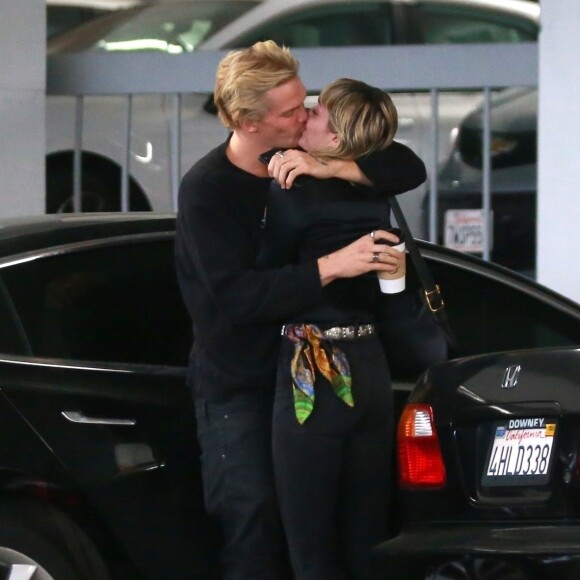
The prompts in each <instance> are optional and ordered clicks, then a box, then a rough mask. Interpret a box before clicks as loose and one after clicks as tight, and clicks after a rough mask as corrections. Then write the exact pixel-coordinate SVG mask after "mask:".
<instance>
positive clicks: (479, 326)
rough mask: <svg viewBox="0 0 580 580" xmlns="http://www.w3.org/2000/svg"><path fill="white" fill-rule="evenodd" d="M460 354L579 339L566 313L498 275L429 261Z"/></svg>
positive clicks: (577, 327) (570, 342)
mask: <svg viewBox="0 0 580 580" xmlns="http://www.w3.org/2000/svg"><path fill="white" fill-rule="evenodd" d="M430 269H431V270H432V272H433V276H434V278H435V280H437V281H438V282H440V283H441V285H442V287H443V288H442V292H443V296H444V299H445V304H446V307H447V312H448V314H449V318H450V322H451V326H452V328H453V330H454V332H455V333H456V335H457V338H458V341H459V343H460V347H461V349H462V354H465V355H469V354H480V353H488V352H497V351H502V350H510V349H523V348H535V347H552V346H574V345H579V344H580V324H578V320H577V319H576V320H575V319H573V318H572V317H571V316H570V315H569V314H565V313H564V312H562V311H560V310H558V309H556V308H555V307H554V306H551V305H550V304H547V303H545V302H543V301H542V300H540V299H538V298H536V297H533V296H529V295H527V294H525V293H523V292H522V291H519V290H517V289H516V288H513V287H511V286H507V285H505V284H503V283H501V282H500V281H498V280H495V279H492V278H488V277H484V276H481V275H478V274H476V273H474V272H470V271H468V270H466V269H459V268H458V267H456V266H453V265H450V264H444V263H440V262H432V261H430Z"/></svg>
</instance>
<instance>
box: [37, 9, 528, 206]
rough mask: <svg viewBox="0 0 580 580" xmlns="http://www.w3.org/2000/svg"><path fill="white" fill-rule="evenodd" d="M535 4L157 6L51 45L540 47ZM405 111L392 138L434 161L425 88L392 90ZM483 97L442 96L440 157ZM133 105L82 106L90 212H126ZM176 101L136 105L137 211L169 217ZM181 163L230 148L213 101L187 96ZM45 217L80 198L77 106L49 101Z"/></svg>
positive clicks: (111, 48)
mask: <svg viewBox="0 0 580 580" xmlns="http://www.w3.org/2000/svg"><path fill="white" fill-rule="evenodd" d="M538 22H539V6H538V4H537V3H535V2H530V1H527V0H501V1H500V0H292V1H290V0H262V1H259V0H206V1H204V0H158V1H157V2H154V3H148V2H141V3H140V4H139V5H138V6H136V7H134V8H130V9H127V10H121V11H116V12H115V13H114V14H110V15H108V16H105V17H104V18H99V19H97V20H93V21H92V22H91V23H88V24H86V25H84V26H81V27H79V28H77V29H75V30H73V31H71V32H69V33H67V34H65V35H62V36H59V37H57V38H55V39H53V40H51V41H50V42H49V45H48V54H49V55H54V54H62V53H67V52H80V51H97V52H118V51H165V52H168V53H172V54H181V53H183V52H191V51H194V50H214V49H220V50H221V49H230V48H237V47H244V46H249V45H251V44H253V43H254V42H256V41H258V40H264V39H269V38H270V39H273V40H276V41H277V42H278V43H280V44H284V45H286V46H289V47H292V48H296V47H339V46H343V47H344V46H363V45H366V46H369V45H401V44H445V43H473V42H523V41H535V40H536V39H537V34H538V26H539V24H538ZM392 96H393V100H394V102H395V104H396V106H397V109H398V111H399V119H400V122H399V131H398V133H397V140H399V141H401V142H403V143H405V144H407V145H409V146H410V147H411V148H412V149H413V150H414V151H415V152H416V153H417V154H418V155H420V156H421V157H422V158H428V157H429V155H430V151H429V150H428V147H429V143H430V131H431V102H430V94H429V92H428V91H427V92H411V93H409V92H405V93H392ZM480 100H481V93H479V92H445V93H441V94H440V99H439V127H440V131H441V137H440V139H439V142H440V150H439V152H438V157H439V160H440V161H443V160H444V159H445V158H446V157H447V156H448V154H449V150H450V146H451V143H450V139H449V136H450V133H451V131H452V130H453V129H454V128H455V127H456V126H457V125H458V124H459V122H460V120H461V119H463V118H464V117H465V115H466V114H467V113H469V112H470V111H471V110H472V109H473V108H474V107H475V106H476V105H477V104H479V102H480ZM126 111H127V99H126V97H122V96H106V97H105V96H98V97H85V98H84V112H83V123H84V125H83V133H82V151H83V155H82V186H81V189H82V208H83V211H107V210H113V211H115V210H119V209H120V183H121V167H122V166H123V164H124V161H125V156H126V155H125V145H124V144H125V141H126V131H127V129H126V127H127V125H126V123H127V121H126ZM174 111H175V97H174V96H173V95H135V96H134V97H133V99H132V117H131V119H132V125H131V152H130V165H129V173H130V189H129V191H130V209H131V210H148V209H153V210H159V211H167V210H169V211H172V210H173V209H174V207H173V199H172V193H171V192H172V186H173V184H172V176H171V171H170V153H171V148H172V133H171V127H172V123H173V120H174V119H175V116H174ZM180 118H181V143H182V151H181V153H182V155H181V159H180V166H181V169H182V173H183V172H185V171H186V170H187V169H188V168H189V167H190V166H191V165H192V164H193V163H194V162H195V161H196V160H198V159H199V158H200V157H201V156H202V155H204V154H205V153H206V152H207V151H208V150H209V149H211V148H212V147H214V146H215V145H217V144H218V143H220V142H221V141H223V140H224V138H225V137H226V135H227V133H226V130H225V129H224V128H223V126H222V125H221V124H220V122H219V120H218V119H217V116H216V115H215V111H214V108H213V103H212V99H211V95H208V94H195V93H188V94H184V95H182V97H181V114H180ZM46 119H47V130H46V135H47V148H48V149H47V164H46V167H47V195H46V210H47V212H48V213H54V212H60V211H70V210H71V208H72V201H71V196H72V190H73V185H72V184H73V149H74V142H75V141H74V140H75V126H74V122H75V99H74V97H68V96H50V97H49V98H48V99H47V112H46Z"/></svg>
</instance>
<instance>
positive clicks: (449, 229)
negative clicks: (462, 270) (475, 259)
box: [443, 209, 493, 254]
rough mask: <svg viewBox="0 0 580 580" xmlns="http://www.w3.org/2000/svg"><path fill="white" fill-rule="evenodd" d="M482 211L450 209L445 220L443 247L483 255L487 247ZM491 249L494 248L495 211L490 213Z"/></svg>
mask: <svg viewBox="0 0 580 580" xmlns="http://www.w3.org/2000/svg"><path fill="white" fill-rule="evenodd" d="M484 222H485V214H484V211H483V210H482V209H448V210H447V211H446V212H445V214H444V219H443V245H444V246H445V247H446V248H451V249H452V250H457V251H459V252H465V253H469V254H482V253H483V251H484V246H485V240H484V237H485V232H484ZM488 232H489V236H490V249H492V248H493V211H490V212H489V228H488Z"/></svg>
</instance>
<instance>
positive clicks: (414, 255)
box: [389, 195, 459, 353]
mask: <svg viewBox="0 0 580 580" xmlns="http://www.w3.org/2000/svg"><path fill="white" fill-rule="evenodd" d="M389 203H390V205H391V209H392V210H393V214H394V215H395V219H396V220H397V225H398V226H399V228H401V230H402V231H403V233H404V234H405V247H406V249H407V251H408V252H409V255H410V256H411V259H412V260H413V264H414V266H415V270H416V272H417V276H418V277H419V280H420V282H421V286H423V295H424V298H425V302H426V303H427V307H428V308H429V310H430V311H431V314H433V316H434V317H435V319H436V320H437V321H438V322H439V323H440V324H441V326H442V327H443V330H444V331H445V334H446V335H447V340H448V342H449V346H450V347H451V349H452V350H453V351H454V352H455V353H457V352H459V348H458V342H457V339H456V338H455V334H454V333H453V330H451V327H450V326H449V320H448V318H447V312H446V310H445V302H444V300H443V296H442V294H441V288H440V287H439V284H437V283H436V282H435V280H434V279H433V276H432V274H431V271H430V270H429V268H428V267H427V264H426V262H425V260H424V259H423V256H421V252H419V248H418V247H417V243H416V242H415V238H414V237H413V234H412V233H411V230H410V229H409V224H408V223H407V220H406V219H405V216H404V214H403V211H402V210H401V206H400V205H399V201H398V200H397V198H396V197H395V196H394V195H390V196H389Z"/></svg>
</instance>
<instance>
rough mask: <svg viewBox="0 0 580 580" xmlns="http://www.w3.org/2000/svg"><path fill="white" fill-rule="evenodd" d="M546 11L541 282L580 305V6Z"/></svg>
mask: <svg viewBox="0 0 580 580" xmlns="http://www.w3.org/2000/svg"><path fill="white" fill-rule="evenodd" d="M541 6H542V31H541V34H540V46H539V49H540V51H539V53H540V61H539V62H540V66H539V117H538V231H537V240H538V269H537V278H538V281H539V282H541V283H542V284H545V285H546V286H549V287H550V288H553V289H554V290H556V291H558V292H560V293H562V294H564V295H565V296H568V297H570V298H572V299H574V300H576V301H577V302H580V256H579V252H580V106H578V94H579V93H580V66H579V65H578V50H579V48H580V4H578V0H544V1H543V2H542V4H541Z"/></svg>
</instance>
